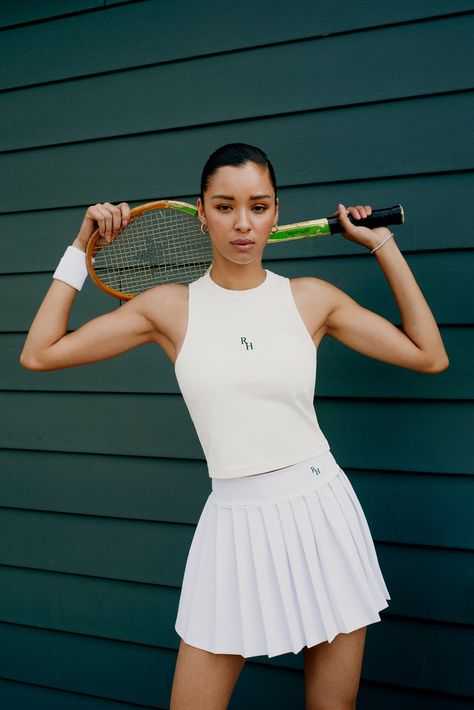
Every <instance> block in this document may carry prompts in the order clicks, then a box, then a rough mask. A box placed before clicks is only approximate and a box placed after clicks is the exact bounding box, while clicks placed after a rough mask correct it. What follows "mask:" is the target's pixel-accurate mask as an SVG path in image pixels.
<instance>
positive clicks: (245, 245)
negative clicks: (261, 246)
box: [231, 239, 255, 251]
mask: <svg viewBox="0 0 474 710" xmlns="http://www.w3.org/2000/svg"><path fill="white" fill-rule="evenodd" d="M254 244H255V242H252V241H250V240H249V239H236V240H235V241H233V242H231V245H232V246H233V247H234V248H235V249H238V250H239V251H249V249H251V248H252V247H253V246H254Z"/></svg>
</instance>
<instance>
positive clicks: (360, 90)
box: [0, 15, 474, 151]
mask: <svg viewBox="0 0 474 710" xmlns="http://www.w3.org/2000/svg"><path fill="white" fill-rule="evenodd" d="M472 34H474V15H467V16H466V15H462V16H455V17H446V18H442V19H439V20H436V21H431V22H426V23H425V24H424V25H423V27H422V29H421V28H420V25H419V24H418V23H415V24H408V25H405V26H404V27H402V28H401V27H398V26H396V27H383V28H381V29H379V30H376V31H374V30H371V31H369V32H355V33H353V34H349V35H346V34H343V35H337V36H333V37H324V38H318V39H314V40H312V41H304V42H300V43H292V44H291V45H287V44H284V45H277V46H275V45H272V46H270V47H262V48H259V49H254V50H250V51H247V52H236V53H230V54H225V55H223V56H220V55H219V56H213V57H204V58H200V59H199V58H193V59H191V60H189V61H184V62H182V61H181V62H178V63H176V64H172V65H170V64H165V65H158V66H151V67H145V68H139V69H136V70H135V71H127V72H118V73H114V74H102V75H100V76H96V77H91V78H87V79H81V81H74V82H60V83H56V84H47V85H43V86H40V87H38V88H35V89H27V90H25V91H14V92H10V93H7V94H6V95H5V96H4V98H3V102H2V103H3V113H4V121H3V127H2V133H1V136H0V150H1V151H4V150H16V149H25V148H29V147H39V146H44V145H55V144H59V143H68V142H70V141H84V140H89V139H98V138H107V137H108V136H115V137H117V136H120V135H123V136H125V135H127V134H130V133H133V134H135V135H136V134H137V133H142V132H146V131H151V132H155V131H161V130H166V129H171V128H173V129H176V128H178V127H181V128H184V127H187V126H198V125H203V124H207V123H219V122H221V121H232V120H239V119H243V118H254V117H257V116H269V115H273V114H279V113H281V112H284V113H292V112H297V111H309V110H315V109H321V108H328V107H331V108H334V107H337V106H340V105H346V106H347V105H349V104H352V103H357V104H359V103H363V102H369V101H370V102H371V101H386V100H389V99H399V98H407V97H410V96H423V95H427V94H431V93H441V92H444V91H460V90H465V89H472V86H473V82H472V75H471V72H470V71H469V69H470V62H469V59H470V56H471V42H470V38H471V35H472ZM388 46H397V52H394V53H391V52H389V53H387V51H386V48H387V47H388ZM375 56H376V57H378V61H377V64H376V67H374V61H373V58H374V57H375ZM328 66H330V67H331V71H330V72H328V71H327V67H328ZM249 67H252V70H251V80H250V77H249ZM303 67H304V71H302V69H303ZM276 68H277V70H278V82H279V84H280V85H281V86H285V87H291V91H287V93H286V95H285V101H284V105H283V104H282V96H281V93H280V92H268V91H265V90H263V91H262V88H263V87H264V86H265V85H266V84H267V83H268V77H269V76H271V75H272V74H273V73H274V71H275V69H276ZM205 76H207V77H210V76H212V82H211V81H209V82H203V81H202V80H201V79H202V77H205ZM229 77H232V81H229ZM341 84H343V85H344V87H345V89H344V92H343V93H341V90H340V87H341ZM216 86H217V87H218V88H219V90H218V91H216ZM156 87H159V91H156ZM179 87H182V88H183V89H185V90H179ZM243 95H245V101H244V102H242V101H235V97H236V96H243ZM91 96H94V97H95V99H94V110H93V111H91V104H90V97H91ZM124 96H126V97H127V100H126V101H124ZM164 97H166V100H163V99H164ZM52 115H54V116H55V121H54V122H52V121H51V116H52Z"/></svg>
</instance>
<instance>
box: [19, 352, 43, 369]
mask: <svg viewBox="0 0 474 710" xmlns="http://www.w3.org/2000/svg"><path fill="white" fill-rule="evenodd" d="M20 365H21V366H22V367H24V368H26V369H27V370H33V371H39V370H41V365H40V363H39V362H38V360H36V359H35V358H33V357H31V355H27V354H26V353H24V352H22V353H21V354H20Z"/></svg>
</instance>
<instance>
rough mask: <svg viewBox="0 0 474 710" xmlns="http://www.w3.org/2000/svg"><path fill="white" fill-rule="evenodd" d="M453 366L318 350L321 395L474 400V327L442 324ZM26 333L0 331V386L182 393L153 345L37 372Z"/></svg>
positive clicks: (326, 343)
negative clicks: (431, 368) (436, 367)
mask: <svg viewBox="0 0 474 710" xmlns="http://www.w3.org/2000/svg"><path fill="white" fill-rule="evenodd" d="M440 332H441V337H442V339H443V342H444V345H445V348H446V351H447V353H448V356H449V358H450V363H449V367H448V369H447V370H444V371H443V372H442V373H437V375H436V377H433V376H431V377H429V376H426V375H425V376H423V375H424V373H419V372H415V371H413V370H407V369H405V368H400V367H394V366H393V365H389V364H388V363H384V362H381V361H380V360H374V358H368V357H366V356H364V355H361V354H360V353H357V352H356V351H355V350H352V349H351V348H348V347H346V346H345V345H343V344H342V343H340V342H339V341H337V340H335V339H334V338H332V337H326V338H324V339H323V341H322V343H321V344H320V345H319V348H318V353H317V368H318V372H317V384H316V387H315V393H317V396H318V397H363V398H365V397H375V398H377V397H406V398H408V399H474V381H473V379H472V377H471V368H472V356H471V353H472V352H473V351H474V328H473V327H465V328H462V327H443V326H441V328H440ZM25 338H26V333H7V334H3V335H2V334H1V333H0V350H1V352H2V353H3V356H2V368H1V370H0V389H2V390H28V391H43V390H49V391H58V392H64V391H76V392H85V391H87V392H136V393H138V392H142V393H156V394H158V393H160V394H165V393H178V392H179V386H178V382H177V380H176V377H175V374H174V368H173V364H172V362H171V360H170V359H169V358H168V356H167V355H166V354H165V352H164V351H163V350H162V349H161V348H160V347H159V346H158V345H156V344H154V343H146V344H145V345H142V346H140V347H137V348H135V349H134V350H130V351H129V352H127V353H123V354H122V355H120V356H116V357H113V358H109V359H108V360H103V361H101V362H97V363H93V364H90V365H89V366H87V367H73V368H64V369H62V370H52V371H49V372H42V373H38V372H32V371H30V370H26V369H25V368H24V367H22V366H21V365H20V364H19V360H18V358H19V353H20V352H21V350H22V348H23V344H24V342H25Z"/></svg>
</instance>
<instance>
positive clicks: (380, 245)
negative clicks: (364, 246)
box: [370, 232, 395, 254]
mask: <svg viewBox="0 0 474 710" xmlns="http://www.w3.org/2000/svg"><path fill="white" fill-rule="evenodd" d="M394 236H395V235H394V233H393V232H390V234H389V235H388V237H387V238H386V239H384V240H383V242H382V243H381V244H377V246H376V247H375V249H372V250H371V252H370V253H371V254H373V253H374V251H377V249H380V247H383V245H384V244H385V242H388V240H389V239H391V237H394Z"/></svg>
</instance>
